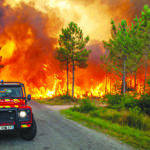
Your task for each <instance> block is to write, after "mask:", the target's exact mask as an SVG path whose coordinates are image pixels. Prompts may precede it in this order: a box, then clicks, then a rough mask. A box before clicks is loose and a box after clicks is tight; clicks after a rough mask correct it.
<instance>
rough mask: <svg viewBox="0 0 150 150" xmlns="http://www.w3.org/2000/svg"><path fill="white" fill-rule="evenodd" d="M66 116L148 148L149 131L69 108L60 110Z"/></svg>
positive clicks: (142, 147) (149, 143)
mask: <svg viewBox="0 0 150 150" xmlns="http://www.w3.org/2000/svg"><path fill="white" fill-rule="evenodd" d="M61 112H62V113H63V114H65V115H66V117H67V118H69V119H72V120H74V121H77V122H79V123H81V124H83V125H85V126H87V127H90V128H93V129H96V130H98V131H102V132H104V133H106V134H109V135H112V136H115V137H117V138H118V139H119V140H121V141H124V142H125V143H127V144H130V145H132V146H134V147H136V148H139V149H149V148H150V132H149V131H140V130H138V129H135V128H132V127H129V126H121V125H118V124H117V123H112V122H111V121H107V120H105V119H100V118H94V117H91V116H89V115H88V114H83V113H80V112H74V111H72V110H71V109H69V110H63V111H61Z"/></svg>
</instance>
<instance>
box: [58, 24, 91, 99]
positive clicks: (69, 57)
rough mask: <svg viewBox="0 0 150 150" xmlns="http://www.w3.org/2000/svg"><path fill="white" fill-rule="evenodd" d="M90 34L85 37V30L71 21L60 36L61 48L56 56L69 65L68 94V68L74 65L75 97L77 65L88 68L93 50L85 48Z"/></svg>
mask: <svg viewBox="0 0 150 150" xmlns="http://www.w3.org/2000/svg"><path fill="white" fill-rule="evenodd" d="M88 41H89V36H86V37H85V38H84V37H83V32H82V30H81V29H80V27H78V26H77V24H76V23H74V22H71V23H69V25H68V27H67V28H65V29H62V34H61V35H60V36H59V40H58V42H59V48H57V51H56V58H57V59H58V60H59V61H60V62H61V63H65V64H66V66H67V94H68V69H69V65H71V66H72V97H74V79H75V74H74V70H75V67H76V66H77V67H79V68H86V67H87V66H88V65H87V61H88V57H89V54H90V53H91V50H87V49H85V45H86V43H87V42H88Z"/></svg>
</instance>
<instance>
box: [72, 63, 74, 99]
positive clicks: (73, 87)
mask: <svg viewBox="0 0 150 150" xmlns="http://www.w3.org/2000/svg"><path fill="white" fill-rule="evenodd" d="M72 97H74V60H72Z"/></svg>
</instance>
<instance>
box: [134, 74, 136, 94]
mask: <svg viewBox="0 0 150 150" xmlns="http://www.w3.org/2000/svg"><path fill="white" fill-rule="evenodd" d="M134 89H135V91H136V72H135V76H134Z"/></svg>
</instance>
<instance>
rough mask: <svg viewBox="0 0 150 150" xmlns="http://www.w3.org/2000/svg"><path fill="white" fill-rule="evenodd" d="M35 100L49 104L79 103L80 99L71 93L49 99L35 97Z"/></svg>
mask: <svg viewBox="0 0 150 150" xmlns="http://www.w3.org/2000/svg"><path fill="white" fill-rule="evenodd" d="M33 100H34V101H36V102H38V103H40V104H48V105H77V104H79V100H78V99H76V98H72V97H71V96H69V95H63V96H56V97H53V98H49V99H33Z"/></svg>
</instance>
